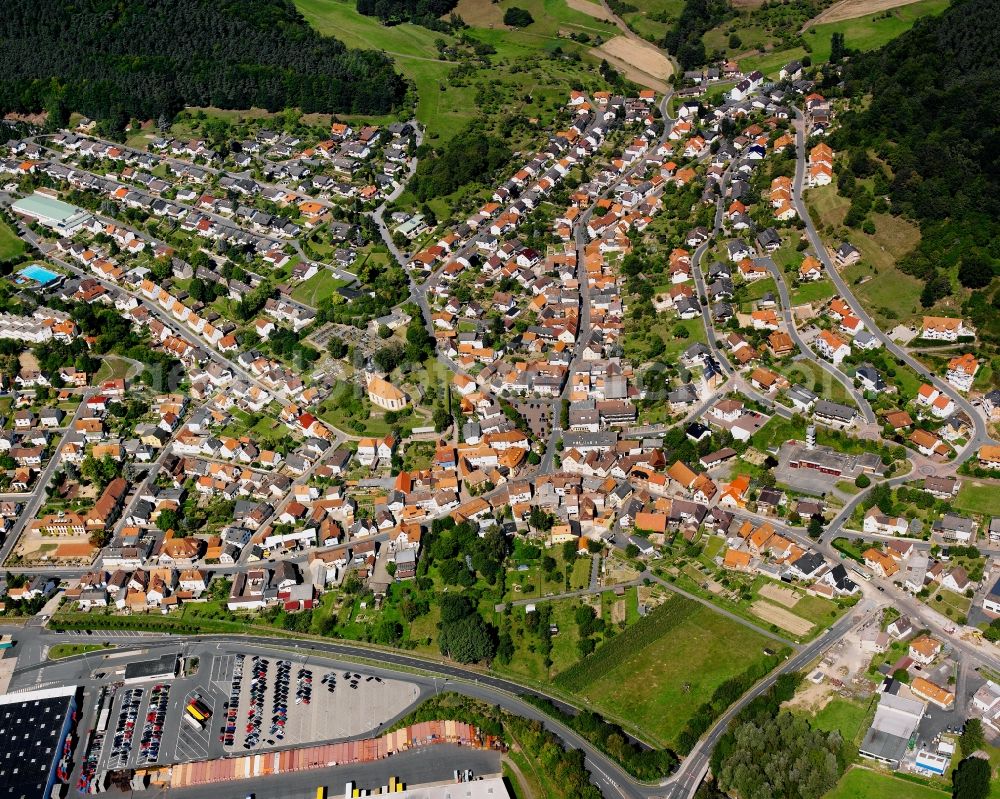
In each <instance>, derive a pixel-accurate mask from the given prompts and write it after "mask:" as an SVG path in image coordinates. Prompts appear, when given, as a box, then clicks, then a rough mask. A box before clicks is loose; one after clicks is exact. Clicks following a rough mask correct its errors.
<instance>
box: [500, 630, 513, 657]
mask: <svg viewBox="0 0 1000 799" xmlns="http://www.w3.org/2000/svg"><path fill="white" fill-rule="evenodd" d="M514 652H515V649H514V639H513V638H511V637H510V633H509V632H507V631H506V630H504V631H503V632H502V633H501V634H500V642H499V643H498V644H497V660H499V661H500V662H501V663H502V664H504V665H507V664H508V663H510V662H511V660H513V659H514Z"/></svg>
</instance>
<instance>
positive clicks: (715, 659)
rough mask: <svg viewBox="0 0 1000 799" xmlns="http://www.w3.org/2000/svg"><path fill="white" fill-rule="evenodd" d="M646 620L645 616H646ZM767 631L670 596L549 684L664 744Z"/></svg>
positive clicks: (751, 654)
mask: <svg viewBox="0 0 1000 799" xmlns="http://www.w3.org/2000/svg"><path fill="white" fill-rule="evenodd" d="M647 621H648V622H649V623H647ZM767 645H768V639H766V638H765V637H764V636H762V635H760V634H759V633H756V632H754V631H753V630H751V629H750V628H749V627H746V626H744V625H742V624H739V623H738V622H734V621H732V620H731V619H729V618H727V617H725V616H722V615H721V614H719V613H716V612H715V611H714V610H712V609H710V608H707V607H705V606H704V605H701V604H699V603H696V602H694V601H692V600H687V599H683V598H681V597H672V598H670V599H669V600H668V601H667V603H666V605H665V606H663V609H662V610H659V611H657V612H655V613H654V614H651V615H650V616H647V617H646V618H645V619H643V620H641V621H640V622H639V623H637V624H636V625H634V626H632V627H630V628H628V630H627V631H626V632H625V633H622V634H621V635H619V636H618V637H617V638H615V639H613V640H612V641H611V643H610V644H609V645H607V646H603V647H600V648H599V649H598V650H597V651H596V652H594V653H593V654H592V655H590V656H588V657H587V658H584V659H583V660H582V661H580V663H579V664H577V666H575V667H573V668H572V669H570V670H569V671H567V672H565V673H563V674H562V675H560V677H559V678H557V680H556V684H557V685H558V686H559V687H561V688H564V689H566V690H570V691H572V692H574V693H576V694H577V695H579V696H581V697H583V698H584V699H586V700H587V701H588V702H589V703H590V704H592V705H593V706H594V707H595V708H597V709H599V710H601V711H602V712H604V713H605V714H607V715H608V716H610V717H614V718H616V719H618V720H620V721H621V722H622V723H624V724H627V725H629V726H631V727H633V728H635V729H640V730H642V731H643V733H644V735H645V737H647V738H649V739H651V740H653V741H657V742H659V743H662V744H664V745H670V744H672V743H673V742H674V741H675V740H676V738H677V735H678V734H679V733H680V732H681V730H683V729H684V726H685V724H686V723H687V721H688V719H689V718H690V717H691V715H692V714H693V712H694V711H695V709H697V708H698V707H699V706H701V705H702V704H703V703H704V702H706V701H707V700H708V699H709V698H710V697H711V696H712V693H713V691H715V689H716V688H717V687H718V686H719V685H720V684H721V683H722V682H724V681H725V680H727V679H729V678H731V677H734V676H736V675H737V674H740V673H742V672H743V671H745V670H746V669H747V668H748V667H749V666H750V665H751V664H752V663H753V662H755V661H756V660H758V659H759V658H763V657H764V648H765V647H766V646H767Z"/></svg>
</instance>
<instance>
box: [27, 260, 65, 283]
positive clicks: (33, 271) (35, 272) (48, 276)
mask: <svg viewBox="0 0 1000 799" xmlns="http://www.w3.org/2000/svg"><path fill="white" fill-rule="evenodd" d="M21 276H22V277H26V278H28V279H29V280H34V281H35V282H36V283H38V284H39V285H42V286H47V285H48V284H49V283H51V282H52V281H53V280H58V279H59V274H58V273H57V272H53V271H52V270H51V269H46V268H45V267H44V266H39V265H38V264H32V265H31V266H26V267H25V268H24V269H22V270H21Z"/></svg>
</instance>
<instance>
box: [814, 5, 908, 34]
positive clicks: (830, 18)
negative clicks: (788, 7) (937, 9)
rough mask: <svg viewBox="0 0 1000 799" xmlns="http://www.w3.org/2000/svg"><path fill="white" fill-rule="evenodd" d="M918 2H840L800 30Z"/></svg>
mask: <svg viewBox="0 0 1000 799" xmlns="http://www.w3.org/2000/svg"><path fill="white" fill-rule="evenodd" d="M917 1H918V0H840V2H839V3H834V4H833V5H832V6H830V7H829V8H828V9H826V10H825V11H823V12H822V13H820V14H817V15H816V16H815V17H813V18H812V19H811V20H809V21H808V22H807V23H806V24H805V25H803V26H802V30H806V29H807V28H811V27H812V26H813V25H822V24H824V23H826V22H840V21H842V20H845V19H854V18H855V17H866V16H868V15H869V14H878V13H879V12H881V11H888V10H889V9H890V8H898V7H899V6H908V5H910V4H911V3H916V2H917Z"/></svg>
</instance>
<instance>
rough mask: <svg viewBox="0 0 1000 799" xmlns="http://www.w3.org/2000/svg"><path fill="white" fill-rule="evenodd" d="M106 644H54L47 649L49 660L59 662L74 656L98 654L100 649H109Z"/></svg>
mask: <svg viewBox="0 0 1000 799" xmlns="http://www.w3.org/2000/svg"><path fill="white" fill-rule="evenodd" d="M110 648H111V647H110V646H108V645H107V644H56V645H55V646H53V647H52V648H51V649H49V660H60V659H62V658H69V657H73V656H74V655H85V654H87V653H88V652H100V651H101V650H102V649H110Z"/></svg>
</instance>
